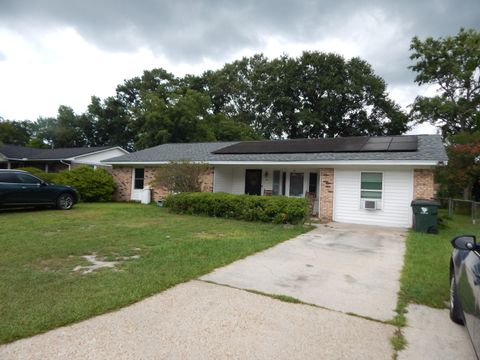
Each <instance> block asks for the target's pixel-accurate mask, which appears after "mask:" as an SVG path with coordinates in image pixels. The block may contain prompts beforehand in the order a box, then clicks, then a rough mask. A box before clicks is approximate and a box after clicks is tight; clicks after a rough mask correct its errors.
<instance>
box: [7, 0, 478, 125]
mask: <svg viewBox="0 0 480 360" xmlns="http://www.w3.org/2000/svg"><path fill="white" fill-rule="evenodd" d="M460 27H465V28H470V27H471V28H475V29H477V30H478V29H480V1H479V0H456V1H453V0H403V1H401V0H400V1H399V0H395V1H389V0H383V1H380V0H363V1H357V0H343V1H342V0H336V1H335V0H331V1H330V0H329V1H324V0H317V1H315V0H295V1H284V0H264V1H262V0H256V1H255V0H246V1H242V0H237V1H215V0H197V1H181V0H170V1H163V0H136V1H132V0H129V1H126V0H95V1H93V0H80V1H78V0H69V1H65V0H0V116H1V117H3V118H5V119H17V120H21V119H30V120H34V119H36V118H37V117H39V116H54V115H55V114H56V111H57V109H58V106H59V105H60V104H63V105H69V106H71V107H73V109H74V110H75V111H76V112H79V113H80V112H83V111H85V109H86V106H87V105H88V104H89V102H90V97H91V96H92V95H97V96H100V97H101V98H104V97H106V96H110V95H113V94H114V92H115V87H116V85H118V84H120V83H121V82H123V80H125V79H129V78H131V77H134V76H137V75H140V74H141V73H142V71H143V70H145V69H151V68H154V67H163V68H165V69H166V70H168V71H170V72H173V73H174V74H176V75H179V76H181V75H184V74H185V73H193V74H200V73H201V72H203V71H204V70H206V69H216V68H219V67H221V66H222V64H224V63H225V62H230V61H233V60H235V59H238V58H239V57H241V56H245V55H247V56H249V55H253V54H255V53H259V52H263V53H264V54H265V55H267V56H268V57H276V56H279V55H281V54H282V53H286V54H288V55H291V56H297V55H299V54H300V53H301V52H302V51H303V50H320V51H325V52H336V53H339V54H342V55H344V56H345V57H347V58H349V57H352V56H359V57H361V58H363V59H365V60H367V61H368V62H370V63H371V64H372V65H373V68H374V69H375V71H376V73H377V74H379V75H380V76H382V77H383V78H384V79H385V80H386V81H387V84H388V91H389V92H390V94H391V97H392V98H393V99H395V100H396V101H397V102H398V103H399V104H400V105H402V106H404V107H405V106H407V105H408V104H410V103H411V102H412V101H413V99H414V98H415V96H416V95H418V94H424V93H427V94H428V93H432V91H433V90H432V89H428V88H420V87H418V86H417V85H416V84H414V83H413V78H414V74H413V73H412V72H411V71H410V70H408V69H407V66H409V65H410V64H411V63H410V60H409V45H410V40H411V38H412V37H413V36H414V35H418V36H419V37H420V38H425V37H427V36H433V37H439V36H446V35H454V34H456V33H457V32H458V30H459V29H460ZM432 131H433V130H432V129H431V128H429V127H428V126H422V127H419V128H416V132H432Z"/></svg>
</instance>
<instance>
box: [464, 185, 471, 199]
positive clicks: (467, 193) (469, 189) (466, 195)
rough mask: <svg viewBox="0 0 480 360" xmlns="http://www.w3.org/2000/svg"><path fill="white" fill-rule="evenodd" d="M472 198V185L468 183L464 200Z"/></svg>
mask: <svg viewBox="0 0 480 360" xmlns="http://www.w3.org/2000/svg"><path fill="white" fill-rule="evenodd" d="M471 198H472V187H471V186H470V185H468V186H467V187H465V188H464V189H463V200H470V199H471Z"/></svg>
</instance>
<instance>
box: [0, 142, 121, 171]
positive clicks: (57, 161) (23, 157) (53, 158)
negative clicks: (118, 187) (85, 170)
mask: <svg viewBox="0 0 480 360" xmlns="http://www.w3.org/2000/svg"><path fill="white" fill-rule="evenodd" d="M126 154H128V151H126V150H123V149H122V148H121V147H118V146H102V147H79V148H58V149H37V148H28V147H24V146H18V145H0V169H16V168H20V167H27V166H28V167H36V168H39V169H41V170H43V171H46V172H58V171H60V170H64V169H69V168H70V167H72V166H78V165H89V166H93V167H96V166H106V164H104V163H102V160H105V159H109V158H112V157H115V156H121V155H126Z"/></svg>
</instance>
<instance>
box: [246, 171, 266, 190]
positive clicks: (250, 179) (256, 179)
mask: <svg viewBox="0 0 480 360" xmlns="http://www.w3.org/2000/svg"><path fill="white" fill-rule="evenodd" d="M245 194H248V195H261V194H262V170H259V169H247V170H245Z"/></svg>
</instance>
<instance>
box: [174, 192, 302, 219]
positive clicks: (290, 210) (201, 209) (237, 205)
mask: <svg viewBox="0 0 480 360" xmlns="http://www.w3.org/2000/svg"><path fill="white" fill-rule="evenodd" d="M165 206H166V207H168V208H169V209H171V210H172V211H173V212H176V213H179V214H193V215H208V216H216V217H224V218H231V219H237V220H247V221H263V222H273V223H283V224H286V223H289V224H299V223H303V222H305V221H306V220H307V219H308V216H309V208H308V203H307V201H306V200H305V199H302V198H288V197H285V196H251V195H233V194H227V193H207V192H194V193H180V194H175V195H170V196H169V197H167V199H166V202H165Z"/></svg>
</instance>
